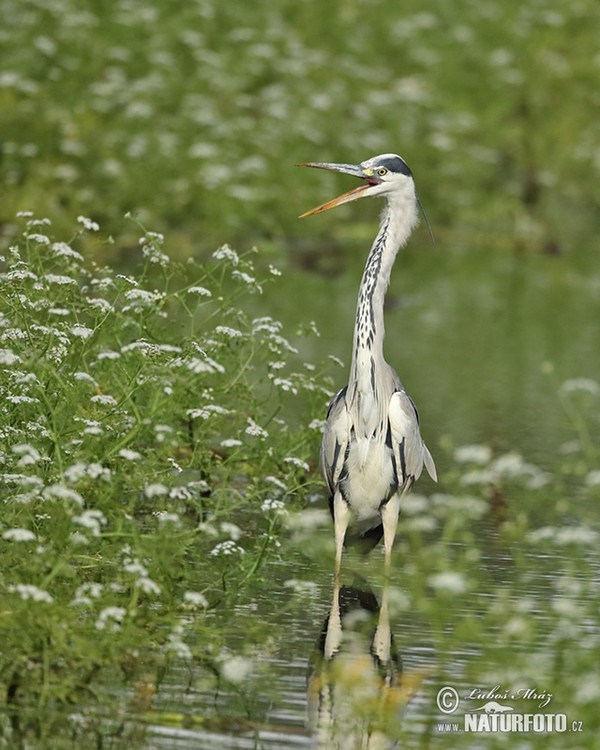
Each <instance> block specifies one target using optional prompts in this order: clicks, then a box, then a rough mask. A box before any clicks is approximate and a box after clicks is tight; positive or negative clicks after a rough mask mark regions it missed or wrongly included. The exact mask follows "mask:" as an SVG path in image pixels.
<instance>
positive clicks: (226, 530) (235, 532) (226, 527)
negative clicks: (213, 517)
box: [220, 521, 243, 542]
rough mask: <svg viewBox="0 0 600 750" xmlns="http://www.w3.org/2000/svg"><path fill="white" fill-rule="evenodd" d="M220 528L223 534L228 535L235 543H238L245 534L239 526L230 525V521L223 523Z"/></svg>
mask: <svg viewBox="0 0 600 750" xmlns="http://www.w3.org/2000/svg"><path fill="white" fill-rule="evenodd" d="M220 528H221V532H222V533H223V534H227V536H228V537H229V538H230V539H233V541H234V542H237V540H238V539H239V538H240V537H241V536H242V533H243V532H242V530H241V529H240V527H239V526H236V524H234V523H230V522H229V521H223V523H222V524H221V526H220Z"/></svg>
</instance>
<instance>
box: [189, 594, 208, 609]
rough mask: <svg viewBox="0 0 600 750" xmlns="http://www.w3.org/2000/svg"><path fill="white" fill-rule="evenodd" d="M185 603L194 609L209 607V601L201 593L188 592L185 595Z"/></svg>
mask: <svg viewBox="0 0 600 750" xmlns="http://www.w3.org/2000/svg"><path fill="white" fill-rule="evenodd" d="M183 601H184V602H186V604H191V605H192V606H194V607H203V608H204V609H206V607H208V600H207V599H206V597H205V596H204V594H201V593H200V592H199V591H186V592H185V593H184V594H183Z"/></svg>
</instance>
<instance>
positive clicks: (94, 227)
mask: <svg viewBox="0 0 600 750" xmlns="http://www.w3.org/2000/svg"><path fill="white" fill-rule="evenodd" d="M77 221H78V222H79V223H80V224H81V225H82V226H83V228H84V229H87V230H89V231H91V232H97V231H98V230H99V229H100V227H99V226H98V224H96V222H95V221H92V220H91V219H88V218H87V216H78V217H77Z"/></svg>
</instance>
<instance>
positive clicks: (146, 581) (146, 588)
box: [136, 575, 161, 596]
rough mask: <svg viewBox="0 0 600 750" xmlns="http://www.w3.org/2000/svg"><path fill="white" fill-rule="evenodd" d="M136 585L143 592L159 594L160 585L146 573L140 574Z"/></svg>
mask: <svg viewBox="0 0 600 750" xmlns="http://www.w3.org/2000/svg"><path fill="white" fill-rule="evenodd" d="M136 585H137V586H138V587H139V588H140V589H141V590H142V591H143V592H144V593H145V594H154V595H155V596H160V593H161V591H160V586H159V585H158V584H157V583H155V582H154V581H153V580H152V579H151V578H149V577H148V576H147V575H145V576H141V577H140V578H138V579H137V582H136Z"/></svg>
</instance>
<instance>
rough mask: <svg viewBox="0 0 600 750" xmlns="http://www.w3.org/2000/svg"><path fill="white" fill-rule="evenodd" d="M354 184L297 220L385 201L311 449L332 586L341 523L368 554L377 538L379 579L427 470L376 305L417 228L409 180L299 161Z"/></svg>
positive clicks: (387, 171) (385, 169) (377, 163)
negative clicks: (344, 350) (328, 517)
mask: <svg viewBox="0 0 600 750" xmlns="http://www.w3.org/2000/svg"><path fill="white" fill-rule="evenodd" d="M299 166H304V167H318V168H319V169H328V170H330V171H333V172H342V173H343V174H348V175H352V176H354V177H359V178H361V179H362V180H363V182H362V183H361V184H360V185H359V186H358V187H355V188H354V189H352V190H349V191H348V192H347V193H343V194H342V195H340V196H338V197H337V198H334V199H333V200H330V201H328V202H327V203H324V204H323V205H321V206H318V207H317V208H314V209H313V210H312V211H307V212H306V213H304V214H302V216H301V217H300V218H303V217H305V216H311V215H312V214H316V213H319V212H320V211H326V210H327V209H329V208H333V207H334V206H340V205H342V204H343V203H349V202H350V201H355V200H357V199H358V198H366V197H368V196H381V197H382V198H384V199H385V204H384V208H383V212H382V215H381V221H380V225H379V231H378V233H377V236H376V237H375V241H374V242H373V245H372V247H371V251H370V252H369V255H368V258H367V262H366V265H365V270H364V273H363V276H362V281H361V283H360V288H359V292H358V303H357V308H356V320H355V324H354V339H353V344H352V360H351V365H350V376H349V380H348V385H346V386H345V387H344V388H342V389H341V390H340V391H339V392H338V393H337V394H336V395H335V396H334V397H333V399H332V400H331V402H330V404H329V408H328V411H327V420H326V423H325V430H324V433H323V441H322V444H321V456H320V467H321V473H322V474H323V477H324V479H325V481H326V483H327V487H328V489H329V494H330V500H329V503H330V508H331V512H332V516H333V522H334V529H335V548H336V553H335V578H336V580H338V579H339V572H340V566H341V559H342V548H343V546H344V541H345V538H346V532H347V530H348V527H349V524H350V523H351V522H352V527H353V528H354V531H355V534H356V535H357V536H358V538H359V539H362V540H365V541H366V542H367V544H369V545H370V546H375V544H377V542H378V541H379V540H380V539H381V537H382V536H383V540H384V548H385V571H386V576H388V577H389V573H390V561H391V551H392V545H393V542H394V537H395V535H396V528H397V525H398V514H399V511H400V501H401V497H402V495H403V494H404V493H405V492H408V490H409V489H410V488H411V487H412V485H413V484H414V482H415V481H416V480H417V479H418V478H419V476H420V475H421V472H422V470H423V465H425V467H426V468H427V471H428V472H429V475H430V476H431V478H432V479H433V480H434V481H436V480H437V477H436V470H435V464H434V462H433V458H432V456H431V453H430V452H429V450H428V449H427V447H426V445H425V443H424V442H423V439H422V438H421V434H420V430H419V416H418V413H417V409H416V407H415V404H414V403H413V401H412V399H411V398H410V396H409V395H408V394H407V393H406V391H405V390H404V387H403V385H402V382H401V381H400V378H399V377H398V375H397V374H396V372H395V371H394V369H393V368H392V367H390V365H389V364H388V363H387V362H386V361H385V359H384V357H383V339H384V322H383V303H384V296H385V292H386V290H387V287H388V284H389V280H390V275H391V271H392V266H393V264H394V261H395V259H396V254H397V253H398V250H399V249H400V248H401V247H402V246H404V245H405V244H406V242H407V240H408V238H409V236H410V234H411V232H412V230H413V228H414V227H415V226H416V225H417V223H418V213H417V209H418V208H419V207H420V204H419V200H418V198H417V194H416V192H415V183H414V180H413V176H412V173H411V171H410V169H409V168H408V166H407V164H406V162H405V161H404V159H402V158H401V157H400V156H397V155H396V154H381V155H380V156H374V157H373V158H371V159H367V160H366V161H363V162H361V163H360V164H357V165H354V164H333V163H329V162H325V163H322V162H309V163H305V164H300V165H299Z"/></svg>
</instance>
